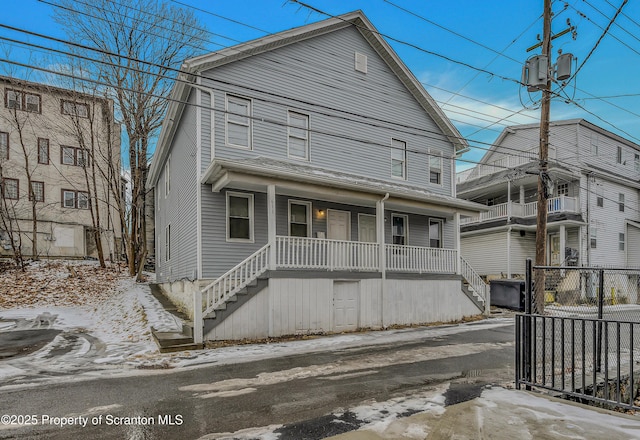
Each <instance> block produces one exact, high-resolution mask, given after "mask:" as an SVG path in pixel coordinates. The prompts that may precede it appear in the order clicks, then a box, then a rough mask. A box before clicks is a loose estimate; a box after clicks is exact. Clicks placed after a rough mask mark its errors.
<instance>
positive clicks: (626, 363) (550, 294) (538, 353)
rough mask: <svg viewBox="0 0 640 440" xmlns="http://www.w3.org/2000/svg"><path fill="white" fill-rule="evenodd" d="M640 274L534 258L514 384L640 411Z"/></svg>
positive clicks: (518, 320)
mask: <svg viewBox="0 0 640 440" xmlns="http://www.w3.org/2000/svg"><path fill="white" fill-rule="evenodd" d="M639 275H640V270H629V269H614V268H578V267H533V266H532V265H531V263H530V261H529V262H528V263H527V280H526V297H527V298H526V304H525V309H526V310H525V313H524V314H518V315H517V316H516V387H517V388H520V387H521V386H522V385H524V386H526V387H527V388H530V387H536V388H542V389H547V390H551V391H555V392H557V393H560V394H563V395H565V396H571V397H572V398H574V399H577V400H589V401H595V402H600V403H602V404H607V405H613V406H619V407H624V408H633V409H640V406H639V405H640V401H639V402H637V403H636V397H638V382H640V368H639V367H637V366H636V363H637V362H639V361H640V337H639V336H638V331H640V306H638V276H639ZM535 282H537V283H538V286H541V285H544V289H541V288H539V287H538V288H536V283H535Z"/></svg>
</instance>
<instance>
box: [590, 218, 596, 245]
mask: <svg viewBox="0 0 640 440" xmlns="http://www.w3.org/2000/svg"><path fill="white" fill-rule="evenodd" d="M589 248H590V249H597V248H598V226H597V225H596V224H595V223H591V225H590V226H589Z"/></svg>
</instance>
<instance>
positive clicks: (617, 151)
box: [616, 147, 622, 164]
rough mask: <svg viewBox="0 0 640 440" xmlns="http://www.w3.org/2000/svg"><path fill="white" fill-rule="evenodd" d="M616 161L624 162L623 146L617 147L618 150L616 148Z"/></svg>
mask: <svg viewBox="0 0 640 440" xmlns="http://www.w3.org/2000/svg"><path fill="white" fill-rule="evenodd" d="M616 163H618V164H621V163H622V147H617V150H616Z"/></svg>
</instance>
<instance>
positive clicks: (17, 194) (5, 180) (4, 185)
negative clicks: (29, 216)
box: [2, 177, 20, 200]
mask: <svg viewBox="0 0 640 440" xmlns="http://www.w3.org/2000/svg"><path fill="white" fill-rule="evenodd" d="M7 181H11V182H15V184H16V196H15V197H7V185H6V183H5V182H7ZM2 198H4V199H6V200H20V180H19V179H13V178H10V177H3V178H2Z"/></svg>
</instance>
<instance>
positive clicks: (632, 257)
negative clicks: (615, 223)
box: [627, 225, 640, 267]
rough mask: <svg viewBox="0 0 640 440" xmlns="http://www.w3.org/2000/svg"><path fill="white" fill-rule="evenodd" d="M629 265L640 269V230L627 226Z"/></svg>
mask: <svg viewBox="0 0 640 440" xmlns="http://www.w3.org/2000/svg"><path fill="white" fill-rule="evenodd" d="M627 265H628V266H631V267H640V228H638V227H636V226H633V225H627Z"/></svg>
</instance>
